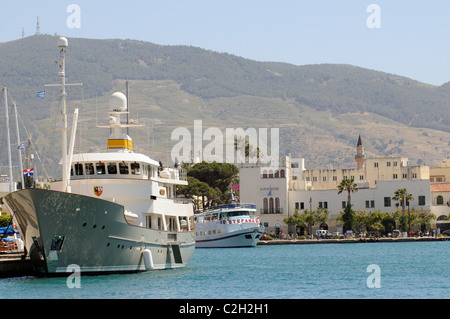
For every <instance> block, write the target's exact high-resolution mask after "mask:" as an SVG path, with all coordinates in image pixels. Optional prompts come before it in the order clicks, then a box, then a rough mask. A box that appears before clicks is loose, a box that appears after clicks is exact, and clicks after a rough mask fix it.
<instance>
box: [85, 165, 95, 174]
mask: <svg viewBox="0 0 450 319" xmlns="http://www.w3.org/2000/svg"><path fill="white" fill-rule="evenodd" d="M84 168H85V169H86V175H94V164H92V163H86V164H84Z"/></svg>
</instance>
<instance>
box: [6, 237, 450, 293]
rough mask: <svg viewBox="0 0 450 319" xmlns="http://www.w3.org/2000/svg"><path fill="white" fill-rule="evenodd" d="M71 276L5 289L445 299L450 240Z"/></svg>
mask: <svg viewBox="0 0 450 319" xmlns="http://www.w3.org/2000/svg"><path fill="white" fill-rule="evenodd" d="M374 269H375V270H374ZM67 283H68V280H67V278H36V277H19V278H5V279H0V291H1V292H2V296H3V298H18V299H28V298H33V299H41V298H46V299H67V298H70V299H72V298H77V299H79V298H81V299H87V298H89V299H92V298H97V299H105V298H106V299H118V298H120V299H136V298H137V299H145V298H151V299H254V298H256V299H310V298H314V299H322V298H327V299H341V298H345V299H367V298H370V299H386V298H389V299H411V298H412V299H416V298H418V299H442V298H449V296H450V242H405V243H358V244H315V245H277V246H257V247H255V248H217V249H214V248H211V249H196V251H195V253H194V257H193V258H192V260H191V262H190V264H189V265H188V267H186V268H183V269H177V270H162V271H152V272H145V273H137V274H126V275H102V276H81V278H80V282H79V284H80V286H79V288H69V287H68V285H67Z"/></svg>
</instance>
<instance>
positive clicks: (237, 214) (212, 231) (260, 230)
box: [194, 203, 264, 248]
mask: <svg viewBox="0 0 450 319" xmlns="http://www.w3.org/2000/svg"><path fill="white" fill-rule="evenodd" d="M194 216H195V218H194V220H195V234H196V244H195V247H197V248H225V247H255V246H256V244H257V243H258V240H259V239H260V238H261V236H262V235H263V234H264V227H262V226H261V223H260V221H259V218H258V217H257V216H256V205H253V204H240V203H231V204H225V205H221V206H218V207H215V208H212V209H209V210H206V211H204V212H202V213H199V214H195V215H194Z"/></svg>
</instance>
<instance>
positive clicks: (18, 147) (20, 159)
mask: <svg viewBox="0 0 450 319" xmlns="http://www.w3.org/2000/svg"><path fill="white" fill-rule="evenodd" d="M13 108H14V116H15V117H16V132H17V134H16V135H17V151H18V152H19V171H20V176H21V177H22V179H21V181H22V189H25V178H24V177H23V163H22V150H21V149H20V135H19V121H18V119H17V106H16V103H15V102H14V101H13Z"/></svg>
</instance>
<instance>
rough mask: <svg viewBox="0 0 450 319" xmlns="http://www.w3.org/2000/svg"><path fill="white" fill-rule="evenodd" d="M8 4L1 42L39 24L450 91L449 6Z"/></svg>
mask: <svg viewBox="0 0 450 319" xmlns="http://www.w3.org/2000/svg"><path fill="white" fill-rule="evenodd" d="M1 2H2V3H1V5H2V6H1V8H2V9H1V12H2V15H1V18H0V30H1V32H0V42H6V41H11V40H15V39H19V38H21V37H22V28H24V30H25V36H30V35H33V34H35V33H36V17H37V16H39V20H40V25H41V33H47V34H55V33H57V34H59V35H64V36H67V37H79V38H94V39H106V38H121V39H135V40H143V41H149V42H153V43H156V44H169V45H180V44H181V45H192V46H195V47H201V48H204V49H210V50H214V51H219V52H227V53H231V54H234V55H238V56H242V57H245V58H249V59H252V60H257V61H278V62H287V63H292V64H296V65H304V64H318V63H345V64H352V65H356V66H361V67H365V68H369V69H374V70H379V71H384V72H388V73H394V74H398V75H402V76H406V77H410V78H412V79H415V80H419V81H422V82H425V83H429V84H434V85H441V84H443V83H445V82H447V81H450V18H449V16H450V1H448V0H428V1H424V0H416V1H414V0H409V1H406V0H404V1H402V0H386V1H381V0H369V1H365V0H340V1H337V0H334V1H327V0H316V1H313V0H309V1H303V0H291V1H288V0H276V1H275V0H240V1H237V0H159V1H154V0H149V1H143V0H127V1H124V0H122V1H116V0H108V1H103V0H89V1H84V0H70V1H64V0H41V1H31V0H29V1H22V0H15V1H5V0H2V1H1ZM71 4H75V5H77V8H79V10H78V9H76V10H74V9H72V8H73V7H70V6H69V5H71ZM371 4H375V5H376V6H375V8H376V9H373V8H374V6H370V5H371ZM68 9H71V10H69V12H67V11H68ZM368 9H369V12H368ZM367 20H369V23H368V21H367ZM69 45H70V43H69Z"/></svg>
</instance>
